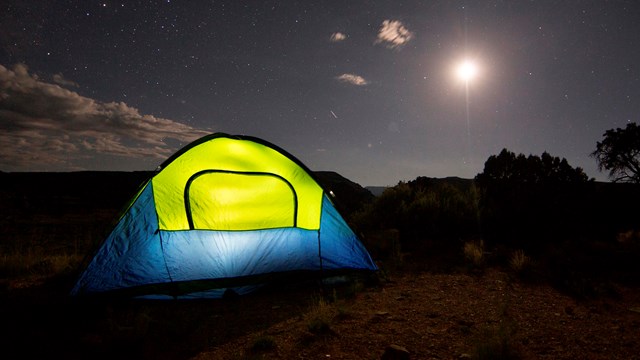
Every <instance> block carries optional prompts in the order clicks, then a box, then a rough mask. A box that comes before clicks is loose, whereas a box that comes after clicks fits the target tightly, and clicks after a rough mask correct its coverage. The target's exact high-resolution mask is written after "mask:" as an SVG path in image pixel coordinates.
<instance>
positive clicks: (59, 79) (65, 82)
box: [53, 74, 80, 87]
mask: <svg viewBox="0 0 640 360" xmlns="http://www.w3.org/2000/svg"><path fill="white" fill-rule="evenodd" d="M53 82H54V83H56V84H58V85H62V86H67V87H80V85H78V83H77V82H74V81H71V80H67V79H65V78H64V76H63V75H62V74H55V75H53Z"/></svg>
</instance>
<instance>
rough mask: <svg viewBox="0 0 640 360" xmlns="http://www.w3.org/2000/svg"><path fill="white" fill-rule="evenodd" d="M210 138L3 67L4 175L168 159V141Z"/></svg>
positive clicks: (0, 124)
mask: <svg viewBox="0 0 640 360" xmlns="http://www.w3.org/2000/svg"><path fill="white" fill-rule="evenodd" d="M54 78H56V77H55V76H54ZM54 80H55V79H54ZM61 80H64V77H62V76H61V75H60V76H59V77H57V80H55V81H58V82H60V81H61ZM65 82H67V85H68V86H73V85H72V84H71V83H69V81H65ZM206 133H208V132H207V131H204V130H201V129H196V128H193V127H191V126H189V125H186V124H182V123H179V122H176V121H173V120H169V119H163V118H158V117H155V116H153V115H144V114H140V112H139V111H138V110H137V109H135V108H133V107H130V106H128V105H127V104H125V103H123V102H109V103H103V102H100V101H96V100H93V99H90V98H87V97H84V96H81V95H80V94H78V93H77V92H74V91H70V90H67V89H64V88H62V87H60V86H59V85H56V84H52V83H47V82H44V81H41V80H40V79H39V78H38V77H37V76H36V75H32V74H29V70H28V68H27V66H26V65H23V64H18V65H15V66H14V67H13V68H12V69H8V68H6V67H4V66H2V65H0V169H1V170H8V171H22V170H30V171H31V170H44V169H53V168H55V169H58V170H74V169H77V168H78V167H79V165H78V164H79V163H80V162H81V161H83V160H85V161H86V160H88V159H89V160H90V159H92V158H95V157H97V156H98V155H117V156H122V157H127V158H133V159H139V158H157V159H165V158H166V157H168V156H169V155H171V154H172V153H173V152H174V151H175V150H176V149H175V148H173V147H172V146H170V145H168V144H167V143H166V142H165V140H167V139H173V140H175V141H176V142H189V141H192V140H195V139H197V138H199V137H201V136H202V135H204V134H206Z"/></svg>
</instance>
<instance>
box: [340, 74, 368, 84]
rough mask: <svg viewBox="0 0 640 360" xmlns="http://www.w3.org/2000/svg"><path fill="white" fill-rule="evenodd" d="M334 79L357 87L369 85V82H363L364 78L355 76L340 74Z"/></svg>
mask: <svg viewBox="0 0 640 360" xmlns="http://www.w3.org/2000/svg"><path fill="white" fill-rule="evenodd" d="M336 79H337V80H338V81H340V82H343V83H347V84H351V85H357V86H364V85H367V84H369V82H368V81H367V80H365V78H363V77H362V76H360V75H355V74H342V75H340V76H336Z"/></svg>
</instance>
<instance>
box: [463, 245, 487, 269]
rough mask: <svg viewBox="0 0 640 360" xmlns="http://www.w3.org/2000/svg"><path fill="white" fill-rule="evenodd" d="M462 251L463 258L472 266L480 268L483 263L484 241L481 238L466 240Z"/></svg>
mask: <svg viewBox="0 0 640 360" xmlns="http://www.w3.org/2000/svg"><path fill="white" fill-rule="evenodd" d="M463 251H464V257H465V259H467V260H468V261H469V263H470V264H471V265H472V266H473V267H475V268H480V267H482V265H484V242H483V241H482V240H480V241H468V242H466V243H465V244H464V250H463Z"/></svg>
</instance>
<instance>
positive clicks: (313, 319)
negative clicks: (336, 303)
mask: <svg viewBox="0 0 640 360" xmlns="http://www.w3.org/2000/svg"><path fill="white" fill-rule="evenodd" d="M334 316H335V314H334V309H333V307H332V306H331V305H330V304H328V303H327V302H326V301H325V300H324V299H322V298H320V300H318V303H317V305H315V306H313V307H312V308H311V309H310V310H309V312H307V313H306V314H305V316H304V318H305V320H306V323H307V330H309V331H310V332H311V333H313V334H317V335H321V334H329V333H331V322H332V321H333V318H334Z"/></svg>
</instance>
